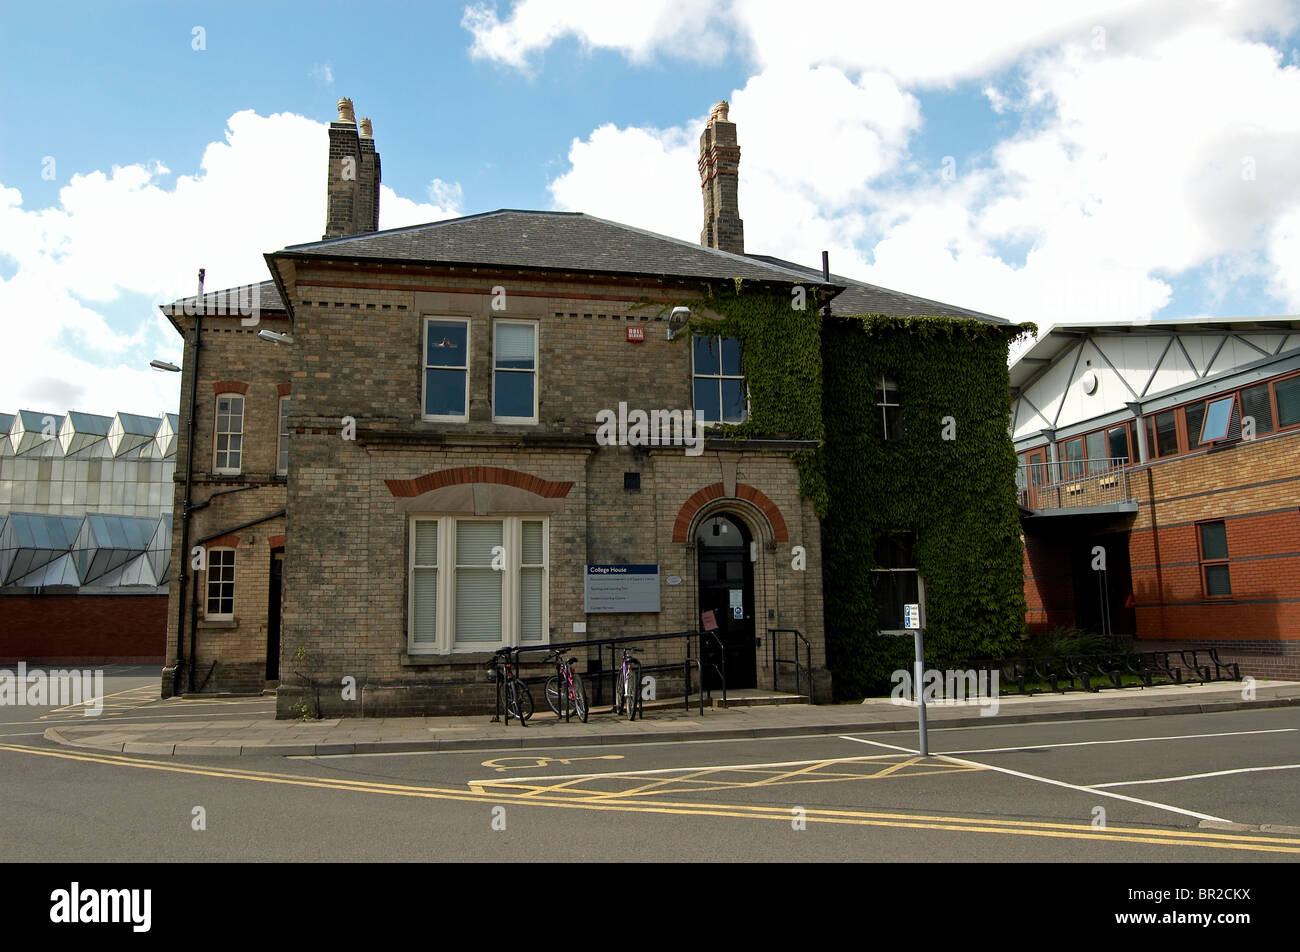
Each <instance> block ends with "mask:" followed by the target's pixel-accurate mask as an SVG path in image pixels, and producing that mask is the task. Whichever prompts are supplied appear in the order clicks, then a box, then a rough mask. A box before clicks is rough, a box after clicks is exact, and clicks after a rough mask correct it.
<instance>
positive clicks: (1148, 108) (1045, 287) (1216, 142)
mask: <svg viewBox="0 0 1300 952" xmlns="http://www.w3.org/2000/svg"><path fill="white" fill-rule="evenodd" d="M638 7H639V9H640V10H641V12H640V14H639V15H640V16H641V17H642V18H643V19H645V20H648V21H652V22H653V23H654V24H655V25H656V28H655V29H634V28H633V26H632V25H629V26H628V27H626V28H625V29H622V30H617V29H616V30H613V31H612V32H611V29H610V25H609V23H608V22H603V23H602V25H601V27H600V28H599V29H596V28H593V27H592V26H591V24H590V23H589V22H588V21H587V19H586V18H585V16H580V15H579V13H577V12H574V13H572V14H566V13H565V12H564V11H565V10H566V9H567V6H561V5H557V4H552V3H546V2H543V0H522V2H520V3H517V4H515V5H514V7H513V8H512V9H511V11H510V13H509V14H508V15H507V16H505V17H504V19H500V18H498V17H497V16H496V14H495V13H493V14H492V15H491V17H490V18H489V17H487V14H486V13H484V8H482V7H479V8H475V9H477V10H478V19H475V17H472V16H469V15H468V14H467V18H466V26H467V28H468V29H470V31H471V33H472V34H473V36H474V43H475V51H476V55H479V56H485V57H490V58H494V59H496V60H497V61H498V62H500V63H502V64H503V65H507V66H513V67H523V66H532V65H535V63H536V62H537V59H538V54H540V53H541V52H542V51H544V50H545V49H546V48H547V47H549V46H550V45H552V44H553V43H555V42H557V41H558V40H559V39H560V38H562V37H564V36H574V37H578V38H579V39H580V40H581V41H582V42H583V43H584V44H586V45H588V46H592V47H596V46H599V47H602V48H606V49H611V50H616V51H621V52H623V53H624V54H625V55H627V56H628V57H629V59H632V60H634V61H638V62H639V61H644V60H645V59H647V58H649V57H652V56H655V55H658V56H681V55H687V56H689V55H693V53H692V51H693V49H694V47H692V45H691V44H690V43H683V39H684V38H685V37H686V36H687V34H688V33H690V31H692V30H697V31H698V29H699V24H701V23H707V24H710V25H711V28H712V29H716V28H717V24H719V23H723V22H727V23H728V24H729V26H728V28H727V30H726V36H725V37H724V40H723V41H722V42H719V43H718V44H717V45H715V46H714V47H713V50H712V53H711V54H710V56H711V59H712V61H715V62H716V61H717V59H718V56H719V55H720V51H721V50H722V49H723V48H724V46H725V44H727V43H729V44H730V48H731V49H732V50H736V51H743V52H744V53H746V54H747V55H748V56H749V58H750V60H751V62H752V63H754V64H755V67H754V68H755V72H754V74H753V75H752V76H750V77H749V79H748V80H747V81H746V83H745V85H744V87H743V88H742V89H740V90H738V91H736V92H735V93H734V94H733V95H732V97H731V98H732V110H731V118H732V119H733V120H735V121H736V122H737V124H738V131H739V139H740V145H741V149H742V161H741V176H740V213H741V217H742V218H743V219H744V222H745V237H746V248H747V250H750V251H754V252H765V253H772V254H778V255H782V256H785V257H790V258H796V259H798V260H802V261H806V262H808V263H813V264H815V263H816V261H817V259H818V255H817V252H818V251H819V250H820V249H821V248H829V249H831V252H832V263H833V266H834V267H835V268H836V270H838V271H840V272H842V273H848V274H854V275H856V276H860V277H862V278H864V279H866V280H870V281H875V282H877V283H880V284H883V285H886V286H889V287H895V288H898V289H900V290H905V291H908V292H911V293H915V294H919V295H922V296H926V297H932V298H937V299H939V300H945V301H949V302H952V303H957V304H962V305H964V306H967V307H972V308H976V309H980V310H985V311H989V312H991V313H995V314H1000V315H1002V316H1006V317H1009V318H1012V319H1016V320H1033V321H1037V322H1039V323H1040V324H1050V323H1053V322H1059V321H1067V320H1068V321H1081V322H1087V321H1102V320H1134V319H1140V318H1147V317H1152V316H1154V315H1155V314H1156V313H1157V312H1159V311H1160V310H1161V309H1162V308H1165V307H1166V306H1167V305H1168V304H1169V302H1170V300H1171V298H1172V295H1173V287H1172V281H1173V279H1174V278H1176V277H1180V276H1190V277H1191V278H1192V280H1193V282H1201V283H1203V284H1204V286H1205V289H1204V294H1205V296H1206V298H1207V299H1208V300H1210V301H1213V300H1215V299H1216V298H1217V299H1218V300H1222V299H1224V298H1225V297H1226V296H1227V295H1228V294H1229V292H1230V290H1231V285H1232V284H1233V283H1234V282H1235V283H1250V282H1253V281H1254V280H1255V279H1261V280H1259V281H1258V283H1262V284H1264V285H1266V286H1268V287H1270V288H1271V289H1272V290H1273V293H1275V294H1276V295H1278V297H1279V298H1280V299H1281V300H1282V301H1285V302H1288V306H1290V307H1292V308H1294V307H1295V302H1297V300H1300V254H1298V253H1297V252H1298V251H1300V164H1297V163H1296V161H1295V157H1296V156H1297V155H1300V68H1297V65H1296V64H1294V63H1293V64H1291V65H1287V64H1286V62H1285V51H1281V50H1278V49H1275V48H1274V47H1272V46H1270V45H1268V43H1269V42H1271V41H1275V40H1276V39H1277V38H1278V37H1279V36H1285V35H1287V34H1288V31H1293V30H1295V29H1296V27H1297V24H1298V23H1300V15H1298V14H1300V8H1297V6H1296V5H1295V4H1294V3H1291V2H1287V0H1260V2H1258V3H1252V4H1241V3H1235V2H1232V0H1145V2H1133V0H1083V2H1076V3H1071V4H1044V3H1041V2H1038V0H1002V2H997V3H986V4H967V3H935V2H917V3H911V4H896V5H892V6H890V7H888V8H884V7H881V6H880V5H874V4H873V5H867V4H840V3H832V2H830V0H805V2H803V3H801V4H800V6H799V12H798V15H797V16H792V15H791V14H790V10H789V7H788V5H787V4H784V3H778V2H776V0H734V2H731V3H726V4H715V5H713V6H711V7H709V8H708V9H707V10H705V9H702V8H699V7H695V8H693V17H692V18H691V19H690V20H689V21H687V20H683V21H682V23H681V24H680V26H679V27H676V28H674V27H673V26H672V24H671V21H670V20H669V19H668V18H666V17H665V13H666V12H667V11H669V10H670V9H672V7H671V6H670V5H669V4H666V3H662V2H661V3H654V2H647V3H643V4H640V5H638ZM489 21H490V22H489ZM543 24H544V26H543ZM1292 59H1293V60H1294V59H1295V57H1294V55H1293V56H1292ZM1210 64H1212V66H1211V65H1210ZM965 81H974V82H976V83H978V87H979V88H980V89H981V90H982V91H983V94H984V97H985V99H986V100H987V102H988V103H989V108H990V114H989V115H988V116H987V117H981V116H975V117H971V118H970V120H969V121H970V122H972V123H973V124H975V125H980V124H982V125H984V127H986V128H987V127H989V126H991V125H992V123H993V122H994V121H995V120H994V116H995V115H1000V116H1001V117H1002V121H1003V123H1010V124H1011V131H1010V132H1009V133H1002V134H1001V135H1002V138H1001V139H1000V141H998V142H996V143H995V144H994V146H993V147H992V148H991V149H990V150H988V151H987V152H985V153H983V154H967V155H961V144H962V141H963V140H962V139H961V138H960V136H961V135H962V133H961V132H957V133H956V136H957V138H956V139H955V146H954V149H953V151H955V152H957V153H958V155H959V156H961V157H960V158H959V159H958V165H957V180H956V181H954V182H944V181H942V180H941V178H940V176H939V175H938V174H937V173H938V171H939V170H938V169H933V168H931V169H927V168H923V167H921V166H920V165H919V164H918V163H917V161H916V159H915V158H914V157H913V156H912V155H911V152H910V149H911V148H913V147H914V144H915V142H916V140H917V135H918V132H919V131H920V130H921V129H922V128H923V124H924V122H925V121H926V117H925V116H924V114H923V112H924V105H925V101H926V95H927V90H929V89H931V88H935V87H944V88H947V87H951V86H952V85H953V84H955V83H960V82H965ZM702 105H703V104H702ZM703 123H704V117H702V116H699V117H694V118H690V119H686V120H684V121H683V123H682V124H681V125H680V126H676V127H673V128H670V129H666V130H660V129H651V128H640V127H625V128H619V127H616V126H613V125H605V126H602V127H600V128H599V129H596V130H594V131H593V132H592V133H591V134H590V135H589V136H588V137H586V138H578V139H575V140H574V143H573V146H572V148H571V149H570V154H569V161H570V168H569V169H568V170H567V171H565V172H564V173H563V174H562V175H560V176H559V178H558V179H556V181H555V182H553V183H552V187H551V191H552V196H553V198H554V200H555V202H556V203H557V205H559V206H560V207H564V208H578V209H584V210H589V211H594V212H597V213H598V214H604V215H607V216H608V217H614V218H618V219H619V220H622V221H626V222H628V223H630V224H637V225H642V226H644V227H648V228H652V229H654V230H656V231H662V232H665V233H668V234H672V235H675V236H678V237H683V238H688V239H690V240H695V239H696V237H697V235H698V230H699V218H700V215H701V206H700V200H699V183H698V178H697V176H696V174H695V159H696V145H695V143H696V141H697V138H698V135H699V132H700V131H701V129H702V127H703ZM632 182H635V183H636V187H635V188H631V187H629V183H632ZM1202 303H1204V302H1202ZM1163 316H1168V315H1163Z"/></svg>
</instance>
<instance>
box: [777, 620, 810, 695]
mask: <svg viewBox="0 0 1300 952" xmlns="http://www.w3.org/2000/svg"><path fill="white" fill-rule="evenodd" d="M767 634H768V644H769V646H770V650H771V659H772V690H773V691H775V690H776V689H777V687H776V678H777V670H776V666H777V665H778V664H793V665H794V693H795V694H800V695H802V694H803V691H801V690H800V686H801V685H802V684H803V680H802V675H807V677H808V700H810V701H811V700H812V642H810V641H809V640H808V639H807V638H805V637H804V636H803V633H802V632H800V631H799V629H798V628H769V629H768V630H767ZM785 634H789V635H794V638H792V639H791V640H790V643H791V646H792V647H793V649H794V657H793V658H778V657H777V656H776V653H777V651H778V644H777V642H778V640H779V639H778V638H777V637H776V636H777V635H785ZM801 641H802V642H803V646H804V659H805V660H806V661H807V666H806V667H805V666H804V665H801V664H800V663H799V642H801Z"/></svg>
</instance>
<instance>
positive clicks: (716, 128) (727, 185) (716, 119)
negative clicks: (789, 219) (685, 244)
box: [700, 99, 745, 255]
mask: <svg viewBox="0 0 1300 952" xmlns="http://www.w3.org/2000/svg"><path fill="white" fill-rule="evenodd" d="M729 108H730V107H729V106H728V104H727V101H726V100H725V99H724V100H723V101H722V102H720V103H718V104H717V105H716V106H714V107H713V112H712V113H711V114H710V115H709V122H708V124H707V125H706V126H705V127H704V133H703V134H702V135H701V136H700V188H701V190H702V191H703V192H704V230H703V231H701V232H700V244H702V245H704V246H706V247H708V248H717V249H719V250H720V251H730V252H732V253H733V254H738V255H743V254H744V253H745V223H744V222H742V221H741V220H740V205H739V204H738V201H737V198H736V191H737V183H738V178H739V176H740V146H738V145H737V144H736V124H735V123H734V122H731V121H730V120H728V119H727V112H728V109H729Z"/></svg>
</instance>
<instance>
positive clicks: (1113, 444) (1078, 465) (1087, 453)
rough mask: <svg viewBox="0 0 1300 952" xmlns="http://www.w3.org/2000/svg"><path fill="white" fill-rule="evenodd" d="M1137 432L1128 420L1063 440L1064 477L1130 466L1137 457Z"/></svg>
mask: <svg viewBox="0 0 1300 952" xmlns="http://www.w3.org/2000/svg"><path fill="white" fill-rule="evenodd" d="M1136 433H1137V431H1136V430H1135V429H1134V428H1133V423H1132V422H1127V423H1120V424H1116V425H1114V426H1108V427H1102V428H1101V429H1099V430H1093V431H1092V432H1091V433H1084V434H1081V435H1080V436H1072V437H1070V438H1069V439H1065V440H1061V441H1060V442H1059V443H1058V444H1057V454H1058V458H1059V459H1060V460H1061V478H1062V479H1078V478H1080V477H1081V476H1084V475H1085V474H1093V473H1104V472H1107V471H1108V470H1111V469H1116V468H1118V467H1121V466H1127V465H1129V464H1130V463H1132V462H1133V460H1134V457H1135V456H1136V453H1135V452H1134V450H1135V449H1136V446H1135V444H1136V442H1137V439H1136Z"/></svg>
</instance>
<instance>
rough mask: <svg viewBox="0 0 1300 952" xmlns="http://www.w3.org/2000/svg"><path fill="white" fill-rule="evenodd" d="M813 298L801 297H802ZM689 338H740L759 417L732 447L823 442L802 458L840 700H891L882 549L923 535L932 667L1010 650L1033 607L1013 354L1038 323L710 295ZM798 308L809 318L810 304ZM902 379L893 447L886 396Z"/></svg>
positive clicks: (762, 295)
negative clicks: (1015, 442) (1016, 444)
mask: <svg viewBox="0 0 1300 952" xmlns="http://www.w3.org/2000/svg"><path fill="white" fill-rule="evenodd" d="M801 293H806V295H807V296H806V299H801V298H800V296H799V295H800V294H801ZM682 303H686V304H689V305H693V306H694V307H695V308H698V309H699V310H706V311H708V312H711V314H713V315H717V316H716V317H713V316H705V315H703V314H698V313H694V314H693V315H692V317H691V319H690V320H689V321H688V323H687V325H686V327H685V328H684V329H683V330H682V332H681V333H680V334H679V335H678V339H679V340H682V341H685V342H687V345H688V346H689V341H690V339H691V337H692V335H693V334H709V335H720V336H723V337H735V338H738V339H739V341H740V346H741V354H742V355H743V356H742V360H743V369H744V374H745V385H746V389H747V391H748V396H749V415H748V417H747V418H746V420H745V421H744V422H743V423H738V424H728V425H726V426H721V427H718V428H715V429H713V430H712V431H711V432H713V433H714V434H715V435H719V436H723V437H728V438H733V439H756V438H766V439H773V438H776V439H781V438H785V439H798V440H814V441H817V442H818V444H819V446H818V448H817V449H815V450H805V451H797V452H795V453H793V454H792V457H793V459H794V462H795V464H796V466H797V467H798V470H799V473H800V491H801V492H802V493H803V495H804V496H806V497H807V498H809V499H811V500H812V502H813V504H814V506H815V509H816V511H817V514H818V516H819V517H820V518H821V520H822V533H821V536H822V565H823V571H822V588H823V601H824V612H823V614H824V620H825V630H826V651H827V665H828V667H829V668H830V670H831V674H832V679H833V684H834V689H835V694H836V696H838V697H841V698H850V697H863V696H866V695H871V694H881V693H887V691H888V689H889V686H890V681H889V676H890V674H891V673H892V672H893V671H895V670H897V669H898V668H899V667H903V666H906V665H907V664H908V663H909V661H910V658H911V650H912V649H911V641H910V639H901V638H889V637H881V636H879V635H878V634H877V633H876V631H877V611H876V604H875V599H874V597H873V593H872V569H873V568H875V567H876V566H875V564H874V555H875V551H876V546H877V542H878V541H879V540H880V539H881V537H882V536H884V535H887V534H890V533H893V532H900V531H901V532H911V533H915V538H916V568H917V570H918V571H919V573H920V575H921V577H922V578H923V580H924V584H925V592H926V626H927V631H926V634H927V656H929V657H948V658H979V657H988V656H996V655H999V654H1001V653H1003V652H1004V651H1007V650H1009V649H1010V648H1011V647H1012V646H1014V645H1015V643H1016V642H1017V640H1018V639H1019V637H1020V635H1021V632H1022V631H1023V628H1024V617H1025V602H1024V578H1023V575H1022V551H1021V545H1022V543H1021V537H1020V523H1019V516H1018V511H1017V507H1016V490H1015V473H1016V457H1015V451H1014V448H1013V446H1012V443H1011V439H1010V436H1009V434H1008V432H1007V422H1008V419H1009V415H1010V411H1011V397H1010V389H1009V383H1010V381H1009V376H1008V370H1007V348H1008V346H1009V345H1010V343H1011V342H1012V341H1013V340H1014V339H1016V338H1017V337H1019V336H1020V335H1022V334H1025V333H1028V332H1030V331H1032V330H1033V326H1032V325H1029V324H1024V325H1007V324H989V323H984V322H981V321H975V320H962V319H956V318H947V317H888V316H881V315H862V316H856V317H841V316H836V317H832V318H825V317H823V316H822V314H821V313H820V306H821V303H822V302H821V301H820V300H819V299H817V298H816V297H815V292H814V289H808V290H807V291H806V292H805V291H804V290H803V289H796V290H795V291H794V292H793V293H789V292H784V291H781V290H772V289H768V288H746V287H745V286H744V285H743V284H742V283H741V282H740V281H739V280H737V281H735V282H734V284H733V286H731V287H726V288H723V289H719V288H718V287H716V286H711V287H706V288H705V289H704V297H703V299H702V300H699V299H697V300H694V301H690V302H682ZM800 304H802V305H803V306H802V307H800V306H799V305H800ZM882 376H885V377H888V378H889V379H891V380H892V381H894V382H895V383H896V385H897V391H898V394H899V398H900V403H901V411H900V412H901V418H902V427H901V434H899V435H898V436H897V438H894V439H889V440H886V439H884V434H883V426H882V421H881V411H880V409H879V408H878V406H877V404H876V399H877V398H876V388H877V385H878V383H879V382H880V380H881V377H882Z"/></svg>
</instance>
